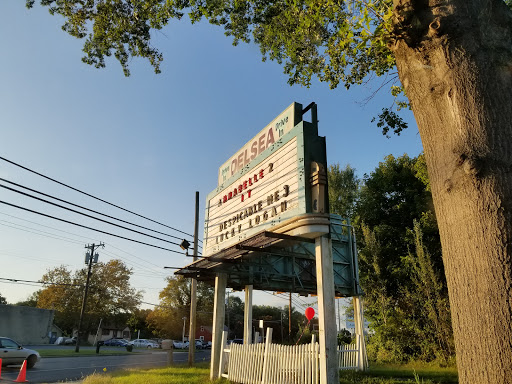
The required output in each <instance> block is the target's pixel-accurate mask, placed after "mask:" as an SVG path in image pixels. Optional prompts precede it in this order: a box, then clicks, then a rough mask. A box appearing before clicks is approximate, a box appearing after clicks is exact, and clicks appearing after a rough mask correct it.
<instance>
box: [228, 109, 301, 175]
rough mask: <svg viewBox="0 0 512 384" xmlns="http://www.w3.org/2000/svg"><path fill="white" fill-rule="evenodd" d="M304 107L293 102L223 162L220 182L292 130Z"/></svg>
mask: <svg viewBox="0 0 512 384" xmlns="http://www.w3.org/2000/svg"><path fill="white" fill-rule="evenodd" d="M301 109H302V107H301V105H300V104H298V103H292V104H291V105H290V106H289V107H288V108H286V109H285V110H284V111H283V112H282V113H281V114H280V115H279V116H277V117H276V118H275V119H274V120H272V122H271V123H270V124H268V125H267V126H266V127H265V128H263V129H262V130H261V131H260V132H259V133H258V134H257V135H256V136H254V137H253V138H252V139H251V140H249V141H248V142H247V143H246V144H245V145H244V146H243V147H242V148H241V149H240V150H239V151H238V152H237V153H236V154H235V155H233V156H232V157H231V158H230V159H229V160H228V161H226V162H225V163H224V164H222V165H221V166H220V168H219V184H218V185H221V184H222V183H224V182H225V181H226V180H227V179H229V178H231V177H232V176H234V175H235V174H236V173H238V172H239V171H241V170H242V169H243V168H244V167H245V166H247V165H248V164H249V163H250V162H251V161H252V160H254V159H255V158H256V157H258V155H260V154H261V153H263V151H265V149H267V148H268V147H269V146H270V145H272V144H274V143H275V142H276V140H278V139H279V138H281V137H282V136H283V135H284V134H285V133H286V132H288V131H290V130H291V129H292V128H293V127H295V125H296V124H297V123H298V122H299V121H300V111H301Z"/></svg>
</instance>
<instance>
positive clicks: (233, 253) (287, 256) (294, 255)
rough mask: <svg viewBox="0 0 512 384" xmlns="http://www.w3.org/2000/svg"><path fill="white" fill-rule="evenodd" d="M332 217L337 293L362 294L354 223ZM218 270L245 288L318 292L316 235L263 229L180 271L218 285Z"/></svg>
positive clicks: (236, 287)
mask: <svg viewBox="0 0 512 384" xmlns="http://www.w3.org/2000/svg"><path fill="white" fill-rule="evenodd" d="M325 218H326V219H327V220H328V221H329V222H330V225H329V229H330V233H329V235H330V238H331V242H332V256H333V271H334V286H335V294H336V296H347V297H351V296H359V295H361V294H362V292H361V288H360V286H359V276H358V267H357V258H356V245H355V238H354V235H353V231H352V227H351V226H350V225H348V224H347V223H345V222H344V220H343V219H342V218H341V217H340V216H338V215H325ZM217 273H225V274H226V275H227V286H228V287H230V288H232V289H234V290H243V289H244V288H245V286H246V285H252V286H253V287H254V289H256V290H267V291H283V292H293V293H299V294H301V295H308V294H313V295H314V294H316V293H317V278H316V277H317V276H316V265H315V240H314V239H310V238H305V237H300V236H291V235H287V234H283V233H277V232H268V231H263V232H260V233H258V234H256V235H254V236H252V237H250V238H248V239H246V240H244V241H242V242H240V243H238V244H235V245H233V246H231V247H229V248H226V249H223V250H222V251H220V252H218V253H216V254H214V255H211V256H209V257H208V258H203V259H200V260H198V261H196V262H194V263H192V264H190V265H188V266H186V267H184V268H183V269H181V270H179V271H177V272H176V274H179V275H183V276H185V277H190V278H196V279H198V280H201V281H206V282H209V283H210V284H212V285H214V281H215V276H216V274H217Z"/></svg>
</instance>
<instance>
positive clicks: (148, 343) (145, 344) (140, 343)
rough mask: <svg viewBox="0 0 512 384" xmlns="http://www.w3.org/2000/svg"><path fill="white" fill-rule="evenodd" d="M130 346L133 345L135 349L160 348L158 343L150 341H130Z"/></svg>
mask: <svg viewBox="0 0 512 384" xmlns="http://www.w3.org/2000/svg"><path fill="white" fill-rule="evenodd" d="M130 344H131V345H133V346H134V347H138V348H148V349H150V348H159V347H160V346H159V345H158V343H157V342H155V341H153V340H148V339H135V340H132V341H130Z"/></svg>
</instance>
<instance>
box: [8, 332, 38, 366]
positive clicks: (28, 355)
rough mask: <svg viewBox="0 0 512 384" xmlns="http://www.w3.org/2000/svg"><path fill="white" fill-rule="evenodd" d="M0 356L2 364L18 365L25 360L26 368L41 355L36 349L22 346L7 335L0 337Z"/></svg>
mask: <svg viewBox="0 0 512 384" xmlns="http://www.w3.org/2000/svg"><path fill="white" fill-rule="evenodd" d="M0 358H1V359H2V365H20V364H23V361H24V360H27V368H32V367H33V366H34V365H35V364H36V363H37V362H38V361H39V360H41V356H40V355H39V353H38V352H37V351H34V350H32V349H27V348H23V347H22V346H21V345H19V344H18V343H17V342H15V341H14V340H12V339H9V338H7V337H0Z"/></svg>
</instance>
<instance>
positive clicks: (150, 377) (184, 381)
mask: <svg viewBox="0 0 512 384" xmlns="http://www.w3.org/2000/svg"><path fill="white" fill-rule="evenodd" d="M139 383H140V384H205V383H210V364H209V363H199V364H197V365H196V366H195V367H193V368H190V367H188V366H186V365H177V366H174V367H166V368H158V369H145V370H142V369H138V370H126V371H116V372H112V373H109V372H105V373H96V374H94V375H91V376H88V377H86V378H85V379H84V381H83V384H139ZM214 383H218V384H221V383H226V384H227V383H229V382H228V381H227V380H224V379H223V380H216V381H214Z"/></svg>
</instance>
